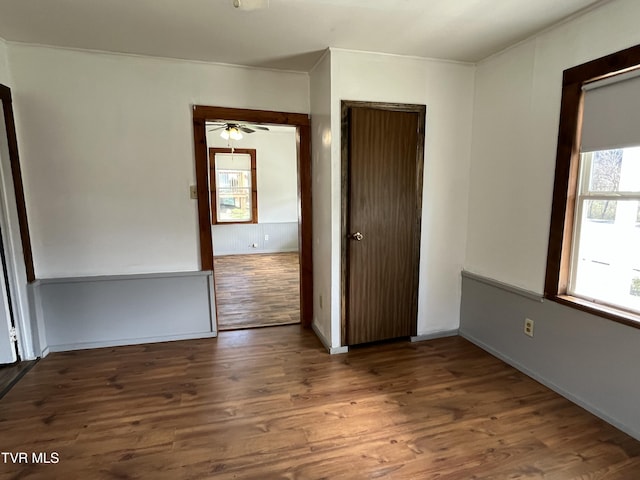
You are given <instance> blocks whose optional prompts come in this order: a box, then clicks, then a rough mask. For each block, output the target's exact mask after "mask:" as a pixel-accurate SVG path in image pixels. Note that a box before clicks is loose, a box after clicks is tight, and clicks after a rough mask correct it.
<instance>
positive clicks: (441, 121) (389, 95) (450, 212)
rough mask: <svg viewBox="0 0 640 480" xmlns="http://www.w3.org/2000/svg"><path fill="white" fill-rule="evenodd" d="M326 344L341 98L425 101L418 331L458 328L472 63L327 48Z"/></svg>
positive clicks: (336, 229) (336, 226)
mask: <svg viewBox="0 0 640 480" xmlns="http://www.w3.org/2000/svg"><path fill="white" fill-rule="evenodd" d="M331 69H332V70H331V75H332V94H331V112H332V127H331V130H332V136H333V139H334V141H333V143H332V172H331V187H332V190H331V212H332V220H331V222H332V223H331V224H332V251H331V258H332V269H333V270H332V295H331V299H332V305H331V306H332V325H333V329H332V342H333V345H339V341H340V339H339V333H340V329H339V325H340V301H339V299H340V278H339V273H340V244H341V235H340V215H341V213H340V212H341V211H340V203H341V193H340V178H341V172H340V101H341V100H363V101H378V102H399V103H415V104H426V106H427V118H426V139H425V159H424V183H423V206H422V241H421V247H420V284H419V294H418V334H419V335H426V334H430V333H437V332H444V331H450V330H455V329H457V328H458V325H459V319H460V292H461V281H460V270H461V269H462V266H463V262H464V255H465V248H466V237H467V208H468V202H467V200H468V199H467V192H468V188H469V161H470V145H471V120H472V106H473V93H474V86H473V85H474V70H475V68H474V66H473V65H470V64H461V63H454V62H445V61H437V60H425V59H416V58H410V57H398V56H392V55H383V54H373V53H363V52H353V51H345V50H336V49H332V50H331Z"/></svg>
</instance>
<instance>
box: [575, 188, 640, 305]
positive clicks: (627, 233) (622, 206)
mask: <svg viewBox="0 0 640 480" xmlns="http://www.w3.org/2000/svg"><path fill="white" fill-rule="evenodd" d="M606 202H608V205H604V204H605V203H606ZM606 202H604V201H602V200H595V201H594V200H584V201H583V205H582V207H583V208H582V218H581V219H580V222H579V225H577V227H578V232H579V235H578V237H577V238H576V240H575V243H574V248H576V249H577V251H576V252H575V256H574V258H575V266H574V278H573V279H572V287H571V293H572V294H574V295H576V296H581V297H585V298H588V299H595V300H598V301H601V302H603V303H607V304H610V305H615V306H619V307H623V308H626V309H629V310H634V311H636V312H640V292H639V291H638V288H640V285H638V283H640V229H639V228H636V225H637V220H638V208H640V206H639V203H640V202H639V201H637V200H607V201H606ZM593 212H599V213H598V215H599V217H598V218H592V217H593ZM604 212H609V213H604ZM611 212H613V215H612V217H609V216H610V215H611ZM603 217H608V218H606V219H603Z"/></svg>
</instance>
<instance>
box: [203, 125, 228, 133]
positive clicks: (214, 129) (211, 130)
mask: <svg viewBox="0 0 640 480" xmlns="http://www.w3.org/2000/svg"><path fill="white" fill-rule="evenodd" d="M223 128H227V126H226V125H223V126H221V127H216V128H210V129H209V130H207V132H215V131H216V130H222V129H223Z"/></svg>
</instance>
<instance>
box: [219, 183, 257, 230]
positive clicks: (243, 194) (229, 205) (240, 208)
mask: <svg viewBox="0 0 640 480" xmlns="http://www.w3.org/2000/svg"><path fill="white" fill-rule="evenodd" d="M250 220H251V188H240V187H238V188H219V189H218V221H219V222H248V221H250Z"/></svg>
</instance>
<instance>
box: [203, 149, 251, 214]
mask: <svg viewBox="0 0 640 480" xmlns="http://www.w3.org/2000/svg"><path fill="white" fill-rule="evenodd" d="M209 158H210V170H211V172H210V182H211V212H212V219H211V222H212V223H213V224H221V223H257V222H258V215H257V213H258V205H257V198H258V195H257V185H256V162H255V158H256V155H255V150H254V149H239V148H237V149H234V150H233V151H231V149H226V148H211V149H210V154H209Z"/></svg>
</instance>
